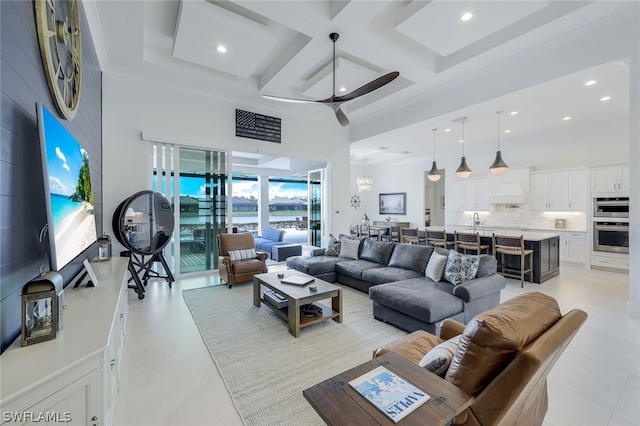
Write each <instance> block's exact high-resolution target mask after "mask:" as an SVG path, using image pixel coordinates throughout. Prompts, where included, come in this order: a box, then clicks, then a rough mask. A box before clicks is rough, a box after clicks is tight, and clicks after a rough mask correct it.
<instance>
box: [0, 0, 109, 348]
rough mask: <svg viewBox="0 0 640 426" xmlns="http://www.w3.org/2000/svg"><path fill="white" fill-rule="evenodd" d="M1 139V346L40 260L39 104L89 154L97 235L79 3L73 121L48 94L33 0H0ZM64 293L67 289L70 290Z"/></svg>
mask: <svg viewBox="0 0 640 426" xmlns="http://www.w3.org/2000/svg"><path fill="white" fill-rule="evenodd" d="M0 3H1V6H0V7H1V8H2V9H1V10H0V17H1V20H2V34H1V35H0V37H1V38H0V39H1V42H2V45H1V49H0V52H1V54H2V68H1V69H0V75H1V81H2V99H1V105H0V111H1V117H0V118H1V121H0V124H1V127H0V130H1V144H0V313H1V318H0V324H1V326H2V329H1V330H0V331H1V337H2V347H1V351H4V350H5V349H6V348H7V347H8V346H9V345H10V344H11V343H12V342H13V341H14V340H15V339H16V337H18V336H19V335H20V324H21V323H20V315H21V314H20V294H21V290H22V286H23V285H24V284H25V283H27V282H28V281H30V280H32V279H33V278H35V277H37V276H38V275H40V269H41V267H42V265H47V266H46V267H47V268H48V267H49V266H48V265H49V259H48V257H45V256H43V254H42V253H41V249H40V242H39V234H40V231H41V229H42V228H43V227H44V225H45V224H46V223H47V218H46V211H45V195H44V186H43V177H42V167H41V164H42V163H41V159H40V140H39V137H38V128H37V121H36V102H37V101H40V102H42V103H43V104H44V105H45V106H46V107H47V108H48V109H49V111H51V112H52V113H53V114H55V115H56V116H57V118H58V119H59V120H60V121H61V122H62V124H63V125H64V126H65V127H66V129H67V130H68V131H69V132H70V133H71V134H72V135H73V136H74V137H75V138H76V139H77V140H78V141H79V142H80V143H81V144H82V145H83V146H84V147H85V149H86V150H87V152H88V154H89V162H90V166H91V182H92V187H93V191H94V205H95V214H96V225H97V232H98V235H100V234H102V73H101V71H100V65H99V63H98V58H97V56H96V52H95V49H94V47H93V41H92V39H91V34H90V32H89V27H88V24H87V20H86V16H85V15H84V8H83V7H82V4H81V5H80V6H81V7H80V11H81V28H82V37H83V39H82V61H83V71H82V94H81V99H80V107H79V111H78V114H77V116H76V118H75V119H74V120H73V121H67V120H64V119H62V118H61V117H60V116H59V115H58V114H57V110H56V108H55V105H54V103H53V100H52V99H51V95H50V94H49V88H48V87H47V82H46V79H45V76H44V70H43V67H42V60H41V59H40V48H39V46H38V38H37V35H36V23H35V11H34V4H33V1H24V0H15V1H14V0H11V1H9V0H3V1H1V2H0ZM96 253H97V247H96V244H94V245H93V246H92V247H91V248H90V249H89V250H87V251H86V252H85V253H84V255H83V256H81V257H80V258H78V259H76V260H74V261H72V263H70V264H69V265H67V267H65V268H64V269H63V270H62V271H61V273H62V275H63V277H64V281H65V285H66V284H68V283H69V282H70V281H71V280H72V278H73V277H75V275H76V274H77V273H78V272H79V271H80V270H81V268H82V260H83V259H84V258H85V257H90V258H92V257H94V256H95V255H96ZM66 291H72V290H71V287H69V288H67V290H66Z"/></svg>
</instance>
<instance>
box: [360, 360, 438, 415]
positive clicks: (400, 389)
mask: <svg viewBox="0 0 640 426" xmlns="http://www.w3.org/2000/svg"><path fill="white" fill-rule="evenodd" d="M349 385H351V387H353V388H354V389H355V390H356V391H358V393H360V395H362V396H363V397H364V398H365V399H367V400H368V401H369V402H371V403H372V404H373V405H374V406H376V408H378V409H379V410H380V411H382V412H383V413H384V414H386V415H387V417H389V418H390V419H391V420H393V422H395V423H397V422H398V421H400V420H401V419H403V418H404V417H406V416H407V415H408V414H409V413H411V412H412V411H414V410H415V409H416V408H418V407H419V406H421V405H422V404H424V403H425V402H427V401H428V400H429V395H427V394H426V393H425V392H423V391H422V390H420V389H418V388H417V387H415V386H414V385H412V384H411V383H409V382H407V381H406V380H404V379H403V378H402V377H400V376H398V375H397V374H395V373H394V372H392V371H389V370H387V369H386V368H384V367H382V366H380V367H377V368H375V369H373V370H371V371H370V372H368V373H366V374H363V375H362V376H360V377H358V378H357V379H353V380H351V381H350V382H349Z"/></svg>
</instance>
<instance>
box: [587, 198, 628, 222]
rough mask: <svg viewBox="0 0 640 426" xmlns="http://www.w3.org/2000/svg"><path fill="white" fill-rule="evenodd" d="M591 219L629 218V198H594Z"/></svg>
mask: <svg viewBox="0 0 640 426" xmlns="http://www.w3.org/2000/svg"><path fill="white" fill-rule="evenodd" d="M593 217H629V197H607V198H594V199H593Z"/></svg>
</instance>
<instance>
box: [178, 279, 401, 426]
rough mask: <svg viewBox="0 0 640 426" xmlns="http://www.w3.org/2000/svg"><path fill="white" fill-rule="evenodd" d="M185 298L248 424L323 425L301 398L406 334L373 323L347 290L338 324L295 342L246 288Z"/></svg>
mask: <svg viewBox="0 0 640 426" xmlns="http://www.w3.org/2000/svg"><path fill="white" fill-rule="evenodd" d="M183 297H184V300H185V302H186V304H187V306H188V307H189V309H190V310H191V314H192V315H193V319H194V320H195V322H196V324H197V326H198V329H199V330H200V334H201V335H202V339H203V340H204V342H205V344H206V345H207V347H208V348H209V352H210V353H211V356H212V358H213V360H214V362H215V364H216V365H217V367H218V370H219V371H220V374H221V375H222V378H223V379H224V381H225V383H226V386H227V388H228V390H229V393H230V394H231V397H232V399H233V401H234V404H235V406H236V408H237V410H238V413H239V414H240V416H241V417H242V419H243V421H244V423H245V424H247V425H322V424H324V422H323V421H322V419H321V418H320V416H318V414H317V413H316V412H315V410H314V409H313V408H312V407H311V405H310V404H309V403H308V402H307V401H306V400H305V398H304V396H303V395H302V391H303V390H304V389H306V388H308V387H311V386H313V385H315V384H317V383H319V382H321V381H323V380H326V379H328V378H329V377H332V376H334V375H336V374H338V373H340V372H342V371H344V370H347V369H350V368H352V367H355V366H356V365H358V364H361V363H363V362H366V361H368V360H370V359H371V354H372V351H373V350H374V349H375V348H377V347H378V346H381V345H384V344H386V343H389V342H391V341H393V340H396V339H398V338H400V337H401V336H404V335H406V333H405V332H404V331H402V330H399V329H397V328H395V327H394V326H391V325H388V324H385V323H382V322H380V321H377V320H375V319H374V318H373V314H372V312H371V300H369V298H368V296H367V295H366V294H365V293H362V292H359V291H357V290H353V289H351V288H348V287H343V310H344V319H343V322H342V324H340V323H337V322H335V321H332V320H329V321H323V322H321V323H317V324H314V325H312V326H309V327H306V328H303V329H302V330H301V332H300V337H298V338H294V337H293V336H292V335H291V334H289V329H288V326H287V323H286V322H285V321H284V320H282V319H281V318H280V317H278V316H276V314H275V313H273V312H272V311H271V310H270V309H269V308H268V307H266V306H264V305H262V306H261V307H260V308H257V307H255V306H254V305H253V287H252V285H251V284H243V285H236V286H233V288H232V289H229V288H227V286H214V287H206V288H200V289H193V290H185V291H183ZM324 303H325V304H328V303H329V301H328V300H327V301H324ZM329 306H330V305H329ZM212 403H214V402H213V401H212Z"/></svg>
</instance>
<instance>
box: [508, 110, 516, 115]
mask: <svg viewBox="0 0 640 426" xmlns="http://www.w3.org/2000/svg"><path fill="white" fill-rule="evenodd" d="M509 115H518V111H511V112H510V113H509Z"/></svg>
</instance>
